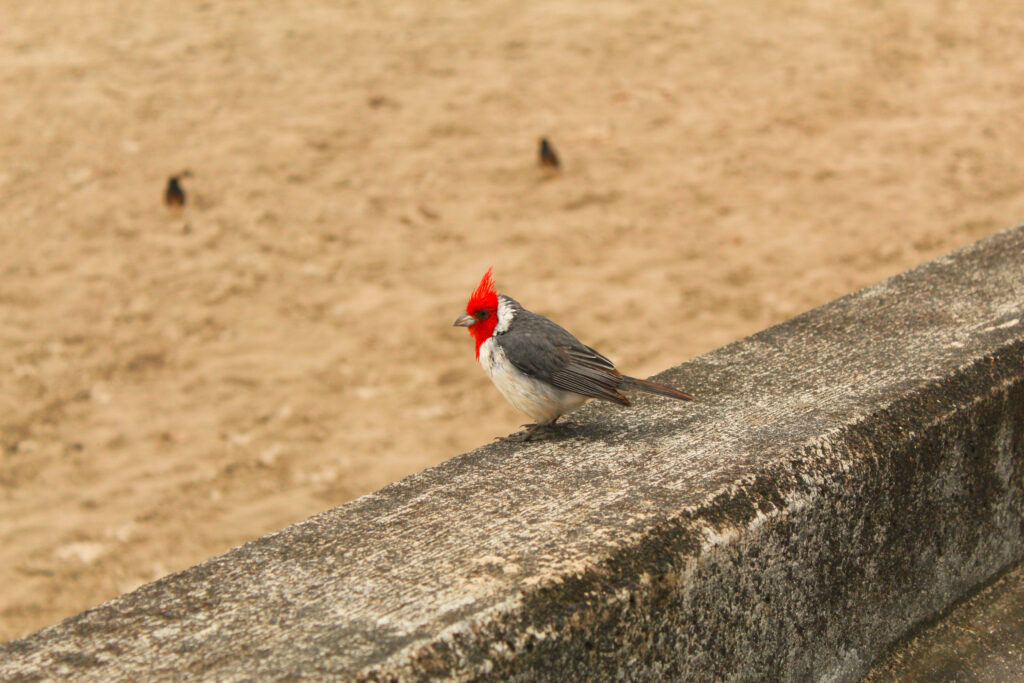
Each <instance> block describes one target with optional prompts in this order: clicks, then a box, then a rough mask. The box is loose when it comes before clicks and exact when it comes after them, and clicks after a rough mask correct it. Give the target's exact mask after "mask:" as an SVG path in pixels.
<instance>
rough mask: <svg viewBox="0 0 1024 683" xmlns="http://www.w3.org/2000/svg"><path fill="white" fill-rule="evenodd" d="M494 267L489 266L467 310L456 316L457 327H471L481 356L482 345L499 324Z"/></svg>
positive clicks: (477, 351) (470, 299) (478, 354)
mask: <svg viewBox="0 0 1024 683" xmlns="http://www.w3.org/2000/svg"><path fill="white" fill-rule="evenodd" d="M493 270H494V269H493V268H488V269H487V272H486V273H484V276H483V278H482V279H481V280H480V284H479V285H477V287H476V291H474V292H473V295H472V296H471V297H469V303H467V304H466V312H465V313H463V314H462V315H460V316H459V317H458V318H456V320H455V323H454V325H455V326H456V327H466V328H469V333H470V334H471V335H473V339H474V340H476V355H477V357H478V358H479V357H480V345H481V344H483V343H484V342H485V341H487V340H488V339H489V338H490V337H491V334H493V333H494V327H495V326H496V325H497V324H498V293H497V292H496V291H494V276H493V275H492V274H491V272H492V271H493Z"/></svg>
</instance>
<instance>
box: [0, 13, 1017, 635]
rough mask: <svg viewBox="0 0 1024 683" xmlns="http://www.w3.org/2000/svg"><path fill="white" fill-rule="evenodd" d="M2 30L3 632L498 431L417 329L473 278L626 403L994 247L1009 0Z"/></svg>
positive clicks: (1012, 33) (1013, 44)
mask: <svg viewBox="0 0 1024 683" xmlns="http://www.w3.org/2000/svg"><path fill="white" fill-rule="evenodd" d="M829 5H834V6H831V7H829ZM0 26H2V27H3V28H2V30H0V159H2V164H0V270H2V279H0V445H2V450H0V639H6V638H13V637H16V636H19V635H22V634H25V633H27V632H29V631H30V630H34V629H36V628H39V627H41V626H44V625H47V624H49V623H52V622H55V621H57V620H59V619H61V618H64V617H67V616H69V615H72V614H74V613H76V612H78V611H80V610H82V609H84V608H86V607H89V606H91V605H94V604H97V603H99V602H100V601H102V600H105V599H107V598H110V597H112V596H114V595H116V594H118V593H121V592H123V591H127V590H129V589H132V588H134V587H136V586H138V585H140V584H141V583H143V582H147V581H150V580H152V579H155V578H157V577H159V576H161V575H163V574H166V573H168V572H171V571H175V570H178V569H182V568H184V567H186V566H189V565H191V564H193V563H195V562H197V561H200V560H202V559H205V558H206V557H209V556H211V555H214V554H216V553H219V552H221V551H223V550H226V549H228V548H229V547H232V546H234V545H237V544H240V543H242V542H244V541H246V540H248V539H251V538H254V537H256V536H258V535H260V534H263V533H266V532H269V531H272V530H276V529H279V528H281V527H283V526H285V525H287V524H289V523H291V522H295V521H298V520H301V519H304V518H306V517H308V516H310V515H312V514H314V513H316V512H319V511H321V510H324V509H326V508H328V507H331V506H334V505H337V504H339V503H342V502H345V501H346V500H349V499H351V498H353V497H355V496H358V495H360V494H362V493H365V492H368V491H370V490H373V489H375V488H378V487H380V486H383V485H384V484H386V483H388V482H390V481H393V480H395V479H397V478H400V477H402V476H404V475H406V474H409V473H412V472H414V471H417V470H420V469H422V468H425V467H427V466H429V465H432V464H435V463H437V462H440V461H442V460H444V459H446V458H449V457H451V456H454V455H456V454H458V453H461V452H463V451H466V450H468V449H470V448H473V447H475V446H477V445H480V444H483V443H485V442H487V441H488V440H490V439H491V438H493V437H494V436H496V435H499V434H507V433H509V432H511V431H514V430H515V429H517V428H518V425H519V424H520V423H521V422H523V421H524V418H523V416H520V415H518V414H517V413H516V412H515V411H514V410H513V409H512V408H511V407H509V406H508V405H507V404H506V403H505V402H504V400H503V399H502V398H501V397H500V395H499V394H498V393H497V391H495V390H494V388H493V387H492V386H491V384H490V382H489V381H488V380H487V378H486V377H485V375H484V374H483V372H482V371H481V370H480V368H479V366H478V365H477V364H476V362H475V360H474V358H473V347H472V343H471V341H470V339H469V338H468V336H467V335H466V333H465V330H462V329H456V328H452V327H451V322H452V320H454V318H455V317H456V316H457V315H458V314H459V313H460V312H461V309H462V307H463V306H464V304H465V300H466V298H467V297H468V295H469V293H470V291H471V290H472V289H473V287H474V286H475V285H476V283H477V281H478V280H479V278H480V276H481V274H482V273H483V272H484V271H485V270H486V269H487V267H488V266H491V265H493V266H494V267H495V273H496V276H497V279H498V284H499V289H500V291H504V292H507V293H509V294H512V295H513V296H515V297H516V298H518V299H519V300H520V301H521V302H523V303H524V304H525V305H526V306H527V307H529V308H531V309H534V310H537V311H538V312H541V313H545V314H547V315H549V316H551V317H553V318H555V319H556V320H558V321H559V322H561V323H562V324H564V325H565V326H566V327H568V328H569V329H571V330H572V331H574V332H575V333H576V334H577V336H579V337H580V338H581V339H582V340H584V341H585V342H586V343H588V344H591V345H594V346H596V347H598V348H599V349H601V350H602V351H603V352H605V353H606V354H607V355H609V356H610V357H611V358H612V359H613V360H615V361H616V362H617V363H618V364H619V366H620V367H621V368H623V369H624V370H625V371H627V372H629V373H630V374H635V375H639V376H647V375H649V374H652V373H654V372H657V371H659V370H662V369H665V368H666V367H669V366H672V365H675V364H677V363H680V362H682V361H684V360H686V359H688V358H690V357H692V356H694V355H696V354H699V353H701V352H704V351H707V350H709V349H712V348H715V347H717V346H720V345H722V344H725V343H727V342H729V341H732V340H735V339H737V338H740V337H742V336H744V335H747V334H749V333H752V332H754V331H757V330H759V329H761V328H764V327H766V326H768V325H771V324H773V323H776V322H779V321H782V320H784V319H786V318H789V317H791V316H793V315H794V314H797V313H800V312H801V311H804V310H806V309H808V308H810V307H813V306H815V305H818V304H821V303H823V302H826V301H828V300H830V299H833V298H835V297H837V296H839V295H842V294H845V293H847V292H850V291H852V290H854V289H856V288H859V287H862V286H864V285H868V284H871V283H873V282H876V281H878V280H879V279H881V278H884V277H886V276H888V275H891V274H893V273H896V272H899V271H902V270H904V269H907V268H909V267H911V266H914V265H916V264H918V263H921V262H922V261H925V260H927V259H929V258H932V257H934V256H937V255H939V254H941V253H943V252H946V251H949V250H951V249H953V248H956V247H959V246H962V245H964V244H967V243H969V242H972V241H974V240H977V239H979V238H981V237H984V236H986V235H989V234H991V233H993V232H996V231H998V230H1001V229H1003V228H1007V227H1010V226H1012V225H1014V224H1016V223H1018V222H1020V221H1021V220H1022V219H1024V51H1022V50H1021V46H1022V45H1024V14H1022V13H1021V12H1019V8H1015V7H1013V4H1012V3H1004V2H998V1H993V0H990V1H986V0H972V1H970V2H968V1H963V2H953V1H950V2H918V1H916V0H903V1H900V0H894V1H892V2H858V3H824V4H823V3H800V2H792V1H785V0H784V1H782V2H774V1H773V2H751V1H750V0H716V1H715V2H696V1H691V2H686V3H671V4H670V3H663V2H659V1H657V0H641V1H638V2H622V1H616V0H610V1H609V2H602V3H590V2H583V1H580V0H567V1H563V2H478V1H473V2H468V1H467V2H424V1H410V0H399V1H397V2H391V3H364V2H348V3H337V2H320V1H311V0H304V1H302V2H299V1H295V2H281V1H269V2H262V3H213V2H177V3H170V2H145V3H138V2H127V1H125V2H112V1H111V2H102V1H96V0H91V1H83V0H75V1H71V0H52V1H51V2H46V3H27V2H16V1H14V0H2V2H0ZM540 135H547V136H549V137H550V138H551V139H552V141H553V142H554V144H555V147H556V148H557V149H558V151H559V153H560V155H561V156H562V160H563V163H564V172H563V173H562V175H561V176H560V177H557V178H554V179H550V178H546V177H545V176H544V175H543V174H542V173H541V171H540V170H539V169H538V168H537V166H536V162H535V154H536V144H537V138H538V136H540ZM185 168H188V169H191V171H192V172H193V173H194V177H193V178H191V179H190V180H189V181H186V183H185V187H186V190H187V191H188V192H189V193H190V200H189V202H190V203H189V205H188V207H187V210H186V212H185V214H184V215H183V216H181V217H171V216H169V215H168V212H167V210H166V209H165V207H164V206H163V205H162V203H161V195H162V191H163V186H164V183H165V182H166V179H167V176H168V175H169V174H171V173H174V172H177V171H180V170H182V169H185ZM186 224H187V225H188V226H189V227H190V228H191V232H188V233H187V234H186V233H185V232H183V227H184V226H185V225H186ZM685 388H686V389H688V390H691V391H694V392H695V393H697V394H698V395H699V394H700V387H685Z"/></svg>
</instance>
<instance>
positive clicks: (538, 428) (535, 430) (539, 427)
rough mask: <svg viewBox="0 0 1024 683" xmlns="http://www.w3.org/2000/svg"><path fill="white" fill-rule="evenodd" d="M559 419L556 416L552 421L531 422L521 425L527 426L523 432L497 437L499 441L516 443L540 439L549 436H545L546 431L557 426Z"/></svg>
mask: <svg viewBox="0 0 1024 683" xmlns="http://www.w3.org/2000/svg"><path fill="white" fill-rule="evenodd" d="M557 421H558V418H557V417H556V418H555V419H554V420H552V421H551V422H531V423H529V424H524V425H521V426H523V427H526V429H524V430H523V431H521V432H516V433H515V434H509V435H508V436H498V437H495V438H496V440H498V441H511V442H515V443H520V442H523V441H539V440H541V439H543V438H547V436H543V435H544V433H545V432H550V429H551V428H552V427H554V426H555V422H557ZM563 424H565V423H563ZM549 435H550V434H548V436H549Z"/></svg>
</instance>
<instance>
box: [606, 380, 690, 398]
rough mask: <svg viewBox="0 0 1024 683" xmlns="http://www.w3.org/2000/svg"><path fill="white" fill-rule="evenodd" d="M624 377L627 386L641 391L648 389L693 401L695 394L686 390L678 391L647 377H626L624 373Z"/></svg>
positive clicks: (653, 392) (658, 393) (648, 390)
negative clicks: (692, 394)
mask: <svg viewBox="0 0 1024 683" xmlns="http://www.w3.org/2000/svg"><path fill="white" fill-rule="evenodd" d="M622 379H624V380H626V382H625V384H626V385H627V386H630V387H633V388H634V389H639V390H640V391H646V392H647V393H648V394H657V395H658V396H668V397H669V398H677V399H679V400H680V401H693V400H695V399H694V397H693V396H691V395H690V394H687V393H686V392H684V391H678V390H676V389H673V388H672V387H666V386H665V385H663V384H658V383H657V382H651V381H650V380H646V379H637V378H636V377H626V376H625V375H623V377H622Z"/></svg>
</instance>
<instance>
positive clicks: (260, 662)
mask: <svg viewBox="0 0 1024 683" xmlns="http://www.w3.org/2000/svg"><path fill="white" fill-rule="evenodd" d="M659 343H671V342H670V340H662V341H660V342H659ZM660 378H661V379H662V380H663V381H665V382H667V383H671V384H672V385H674V386H679V387H681V388H685V389H686V390H689V391H693V392H694V393H696V394H697V395H698V398H699V401H698V402H697V403H693V404H684V403H679V402H673V401H667V400H664V399H659V398H657V397H649V396H640V397H638V399H637V401H636V403H635V405H634V406H633V407H631V408H629V409H622V408H619V407H616V406H613V405H610V404H600V405H597V404H592V405H589V406H587V407H586V408H584V409H583V410H581V411H580V412H578V413H576V414H575V415H574V417H573V420H574V422H575V423H576V426H575V427H573V428H571V429H570V430H569V431H568V432H567V433H566V434H565V436H564V438H561V439H557V440H553V441H548V442H541V443H529V444H525V445H524V444H500V443H496V444H491V445H488V446H486V447H483V448H480V449H477V450H475V451H472V452H470V453H466V454H463V455H461V456H458V457H455V458H452V459H451V460H449V461H448V462H446V463H444V464H442V465H440V466H438V467H434V468H432V469H429V470H426V471H424V472H421V473H419V474H417V475H414V476H412V477H408V478H407V479H404V480H402V481H400V482H398V483H396V484H393V485H391V486H388V487H386V488H384V489H382V490H380V491H378V492H376V493H373V494H371V495H368V496H364V497H362V498H360V499H358V500H355V501H353V502H351V503H349V504H347V505H343V506H341V507H338V508H335V509H333V510H330V511H328V512H325V513H323V514H321V515H318V516H317V517H314V518H312V519H310V520H308V521H306V522H303V523H301V524H296V525H294V526H291V527H288V528H287V529H285V530H283V531H281V532H279V533H276V534H271V535H269V536H265V537H263V538H261V539H258V540H256V541H254V542H252V543H249V544H246V545H245V546H242V547H241V548H236V549H235V550H232V551H231V552H228V553H226V554H225V555H222V556H220V557H216V558H213V559H211V560H208V561H206V562H204V563H202V564H200V565H197V566H196V567H193V568H192V569H189V570H187V571H185V572H181V573H179V574H175V575H172V576H169V577H166V578H164V579H161V580H160V581H157V582H155V583H152V584H149V585H147V586H144V587H142V588H140V589H138V590H136V591H134V592H133V593H130V594H127V595H124V596H122V597H120V598H118V599H116V600H113V601H111V602H109V603H106V604H104V605H102V606H100V607H98V608H96V609H93V610H90V611H88V612H85V613H83V614H81V615H79V616H77V617H74V618H72V619H69V620H67V621H65V622H63V623H62V624H59V625H57V626H53V627H50V628H47V629H43V630H42V631H39V632H38V633H36V634H33V635H31V636H29V637H27V638H24V639H22V640H19V641H13V642H10V643H7V644H4V645H0V678H2V679H4V680H33V679H35V678H37V677H41V676H50V677H64V676H68V675H74V676H78V677H81V678H94V679H98V680H111V679H116V678H130V679H139V678H152V677H159V676H162V677H166V678H172V677H177V676H182V675H193V676H203V677H207V678H216V679H218V680H230V679H243V678H251V677H258V678H266V677H294V678H300V677H308V678H318V677H325V676H337V677H342V678H345V679H357V680H399V679H424V678H435V677H452V678H479V679H484V680H488V679H491V680H508V679H512V680H524V681H525V680H566V679H568V678H574V679H579V678H581V677H583V676H587V677H589V679H590V680H601V679H612V678H620V679H659V678H660V679H665V678H672V679H688V680H711V679H715V678H719V677H731V678H733V679H735V680H761V679H775V680H778V679H796V680H806V679H823V680H852V679H855V678H856V677H857V676H859V675H861V674H863V673H864V672H865V671H867V669H868V668H869V666H870V664H871V663H872V661H874V660H875V659H876V658H877V657H878V656H880V655H881V654H883V653H884V652H885V650H886V648H887V646H888V645H889V644H890V643H891V642H892V641H893V640H894V639H897V638H899V637H900V636H901V634H904V633H905V632H907V630H908V629H910V628H911V627H912V626H913V625H914V624H915V623H917V622H919V621H921V620H922V619H926V618H929V617H931V616H933V615H935V614H936V613H937V612H939V611H940V610H942V609H943V608H944V607H945V606H947V605H949V604H950V603H951V602H952V601H954V600H956V599H957V598H958V597H960V596H961V595H963V594H965V593H966V592H968V591H970V590H971V589H972V587H974V586H976V585H978V584H979V583H981V582H983V581H985V580H986V579H987V578H989V577H991V576H992V575H994V574H995V573H996V572H998V571H999V570H1001V569H1003V568H1004V567H1007V566H1008V565H1010V564H1012V563H1014V562H1016V561H1019V560H1020V559H1021V558H1022V557H1024V229H1015V230H1011V231H1008V232H1005V233H1002V234H1000V235H997V236H995V237H993V238H990V239H988V240H985V241H983V242H980V243H978V244H976V245H973V246H971V247H968V248H966V249H964V250H962V251H959V252H956V253H954V254H952V255H950V256H948V257H944V258H941V259H937V260H935V261H932V262H930V263H927V264H925V265H923V266H921V267H920V268H917V269H915V270H913V271H910V272H908V273H905V274H903V275H900V276H897V277H895V278H892V279H890V280H887V281H885V282H882V283H880V284H879V285H877V286H875V287H871V288H869V289H866V290H863V291H860V292H857V293H854V294H852V295H850V296H847V297H844V298H842V299H839V300H837V301H835V302H832V303H831V304H828V305H826V306H823V307H821V308H819V309H816V310H814V311H811V312H809V313H806V314H804V315H801V316H798V317H796V318H794V319H793V320H790V321H788V322H786V323H784V324H782V325H778V326H776V327H773V328H770V329H768V330H765V331H764V332H761V333H759V334H757V335H754V336H752V337H750V338H748V339H745V340H743V341H740V342H737V343H735V344H731V345H729V346H727V347H724V348H722V349H719V350H717V351H714V352H712V353H709V354H707V355H705V356H701V357H699V358H696V359H694V360H693V361H691V362H688V363H684V364H683V365H680V366H678V367H676V368H673V369H672V370H670V371H668V372H665V373H663V374H662V375H661V376H660Z"/></svg>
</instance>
